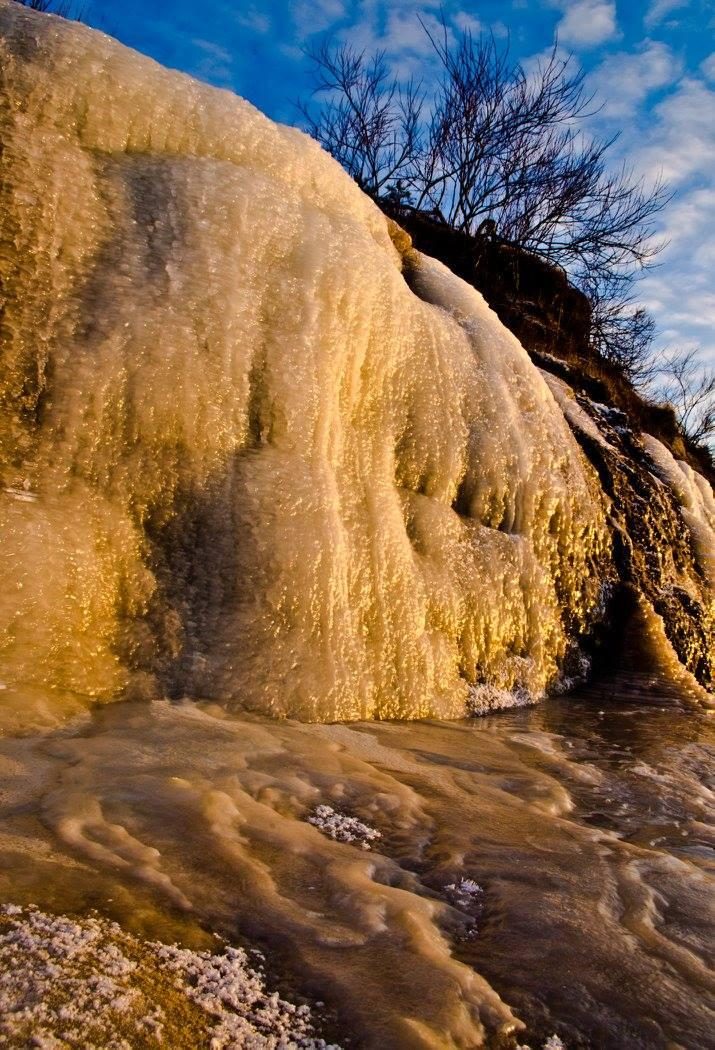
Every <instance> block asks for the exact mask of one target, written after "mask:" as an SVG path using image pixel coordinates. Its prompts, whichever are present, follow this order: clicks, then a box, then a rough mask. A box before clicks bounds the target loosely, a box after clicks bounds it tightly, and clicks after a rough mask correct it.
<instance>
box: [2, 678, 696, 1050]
mask: <svg viewBox="0 0 715 1050" xmlns="http://www.w3.org/2000/svg"><path fill="white" fill-rule="evenodd" d="M714 747H715V734H714V733H713V727H712V725H711V724H710V723H709V722H708V721H707V719H706V718H705V717H704V716H701V715H698V714H693V713H692V712H686V711H684V710H681V709H679V708H678V707H677V706H674V705H673V702H672V700H671V701H670V702H669V703H668V704H666V701H665V700H663V701H662V702H661V703H653V702H652V700H651V701H650V702H648V703H646V702H645V700H644V699H643V697H639V696H638V695H635V696H634V697H633V699H632V701H631V702H629V703H625V702H620V703H619V702H618V701H617V700H614V699H613V698H612V697H610V698H606V699H604V698H603V697H600V698H597V699H595V700H593V699H592V700H576V699H573V698H569V699H562V700H553V701H548V702H546V703H545V704H543V705H542V706H540V707H538V708H533V709H529V710H515V711H509V712H502V713H500V714H498V715H494V716H491V717H488V718H484V719H479V720H474V721H470V722H458V723H451V724H447V723H437V722H422V723H409V724H398V723H378V724H354V725H348V726H345V725H342V726H305V725H302V726H301V725H298V724H296V723H270V722H267V721H264V720H260V719H256V718H231V717H226V716H225V714H223V713H221V712H219V711H218V710H215V709H212V708H208V707H203V708H201V707H198V706H196V705H193V704H185V705H177V706H172V705H169V704H168V703H157V704H153V705H143V704H135V705H131V704H124V705H116V706H114V707H113V708H112V709H107V710H103V711H98V712H96V714H95V715H94V716H93V718H92V719H91V721H89V722H87V723H85V724H83V726H82V727H81V728H80V727H78V728H75V729H74V730H67V731H65V732H63V733H59V734H56V735H53V736H47V737H44V738H26V739H24V740H11V739H8V740H6V741H4V742H3V743H2V745H1V747H0V762H1V763H2V768H1V771H2V775H3V783H4V784H5V785H6V790H5V793H4V795H3V796H2V802H1V803H0V819H1V820H2V828H3V832H2V839H1V840H0V841H1V842H2V847H3V858H2V875H0V894H1V896H2V898H3V899H5V900H8V901H10V900H15V901H17V902H18V903H20V904H29V903H35V904H37V905H39V906H40V907H41V908H43V909H44V910H46V911H47V912H49V913H51V914H62V913H69V914H72V915H75V916H78V915H79V916H81V915H83V914H87V912H88V911H89V909H91V908H96V909H97V910H98V911H99V912H100V913H101V914H102V915H104V916H106V917H107V918H108V919H111V920H114V921H117V922H119V923H120V924H121V925H122V926H123V927H124V928H125V929H127V930H128V931H129V932H131V933H132V934H135V935H137V936H138V937H139V938H140V939H141V940H142V941H147V940H148V941H164V942H170V941H173V940H177V939H178V940H179V942H180V943H183V944H185V945H186V946H187V947H189V948H192V950H197V948H200V949H201V950H209V951H210V952H212V953H215V952H216V947H215V946H214V947H211V946H210V945H209V946H208V947H207V945H206V943H205V942H202V943H201V944H200V945H198V946H197V945H196V944H194V943H192V941H191V938H192V937H196V936H198V934H197V933H196V931H197V929H198V930H199V933H201V936H204V937H205V936H206V933H205V932H201V931H215V932H217V933H218V934H220V935H221V936H223V937H225V938H227V939H228V940H229V942H232V943H233V944H236V945H238V944H246V943H248V944H253V945H257V946H259V947H260V948H261V949H263V950H264V951H265V953H266V958H267V966H268V968H269V975H270V976H271V980H272V987H274V988H276V990H277V991H279V992H280V995H281V998H282V999H284V1000H289V999H291V998H292V999H293V1001H294V1002H296V1003H302V1002H315V1001H316V1000H319V1001H322V1002H325V1003H326V1004H327V1006H326V1010H327V1011H328V1013H329V1015H330V1017H331V1018H333V1019H334V1022H333V1021H331V1024H333V1028H331V1030H330V1032H327V1033H320V1034H321V1035H325V1036H326V1038H329V1039H330V1040H332V1041H334V1042H339V1043H340V1044H341V1045H343V1046H346V1047H352V1046H356V1047H375V1048H377V1047H381V1048H382V1047H386V1046H389V1047H396V1048H402V1047H404V1048H410V1050H412V1048H415V1047H435V1048H442V1047H445V1046H450V1045H451V1046H456V1047H471V1046H478V1045H481V1044H482V1043H485V1042H486V1043H487V1045H494V1046H497V1045H498V1046H499V1047H512V1048H514V1047H516V1046H517V1045H522V1046H524V1045H529V1046H531V1047H533V1048H536V1047H541V1046H543V1044H544V1043H545V1042H546V1041H547V1040H548V1039H550V1038H552V1037H558V1038H559V1039H561V1040H562V1041H563V1044H564V1046H566V1047H567V1048H568V1050H580V1048H591V1047H592V1048H601V1047H605V1048H611V1047H612V1048H614V1050H616V1048H619V1050H620V1048H621V1047H624V1046H628V1047H629V1050H630V1048H634V1050H639V1048H641V1050H658V1048H662V1050H666V1048H667V1047H670V1046H680V1047H684V1048H686V1050H703V1048H704V1047H706V1046H708V1045H709V1040H710V1038H711V1032H712V1031H713V1024H714V1021H715V1016H714V1013H713V986H712V974H711V970H710V968H709V967H711V965H712V958H711V957H710V955H709V952H710V951H711V946H712V943H713V937H712V934H713V916H712V906H711V901H712V899H713V893H712V890H713V843H714V840H715V821H714V819H713V794H712V790H713V785H712V779H711V777H712V758H713V749H714ZM320 806H325V807H329V808H330V809H331V810H332V811H333V815H334V816H340V815H348V816H349V817H350V818H351V819H354V820H355V821H357V822H359V823H360V824H362V825H363V826H364V827H366V828H371V829H379V830H380V832H381V836H382V837H381V838H379V839H373V840H371V842H370V845H371V850H370V851H366V850H364V849H363V848H362V844H361V841H360V839H359V838H355V839H354V840H353V841H336V840H333V839H332V838H331V837H330V835H329V834H325V831H324V830H321V829H320V828H318V827H316V826H313V825H312V824H310V823H309V821H308V818H309V817H310V816H311V815H314V814H316V813H317V812H318V807H320ZM329 816H330V814H329ZM187 938H188V940H187ZM168 961H169V960H168V959H167V960H166V962H167V963H168ZM157 1005H159V1006H162V1003H161V1001H159V1002H158V1004H157ZM163 1008H164V1009H165V1011H166V1004H164V1005H163ZM522 1023H523V1025H524V1026H525V1027H520V1025H521V1024H522ZM510 1033H511V1034H510ZM494 1040H496V1042H494ZM553 1045H557V1044H553Z"/></svg>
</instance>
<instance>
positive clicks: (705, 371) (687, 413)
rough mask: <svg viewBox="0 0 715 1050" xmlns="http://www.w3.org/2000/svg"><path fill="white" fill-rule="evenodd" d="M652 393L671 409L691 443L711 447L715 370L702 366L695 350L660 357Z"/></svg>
mask: <svg viewBox="0 0 715 1050" xmlns="http://www.w3.org/2000/svg"><path fill="white" fill-rule="evenodd" d="M658 374H659V378H660V382H659V383H658V385H657V386H656V393H657V395H658V396H659V397H660V399H661V400H663V401H665V402H667V404H669V405H671V406H672V407H673V410H674V411H675V415H676V417H677V420H678V423H679V424H680V427H681V428H682V430H683V432H684V433H685V434H686V435H687V436H688V437H689V438H690V440H691V441H693V442H695V443H696V444H698V445H708V444H712V442H713V439H715V368H712V367H708V366H706V365H704V363H703V360H702V355H701V351H700V350H699V349H698V348H697V347H693V348H691V349H689V350H672V351H667V352H665V353H664V354H662V355H661V358H660V361H659V364H658Z"/></svg>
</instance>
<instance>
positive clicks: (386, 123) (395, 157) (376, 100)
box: [299, 42, 423, 197]
mask: <svg viewBox="0 0 715 1050" xmlns="http://www.w3.org/2000/svg"><path fill="white" fill-rule="evenodd" d="M309 54H310V57H311V59H312V61H313V64H314V68H315V73H316V93H320V94H323V95H325V96H326V99H325V101H324V103H323V104H322V105H321V106H320V107H319V108H318V109H317V112H315V111H314V109H313V108H312V107H311V106H310V105H309V104H307V103H300V104H299V108H300V110H301V113H302V114H303V118H304V121H305V124H306V128H307V130H308V131H309V132H310V134H311V135H312V136H313V137H314V138H316V139H317V140H318V141H319V142H320V143H322V145H323V146H325V148H326V149H327V150H328V151H329V152H330V153H332V155H333V156H334V157H335V159H336V160H338V161H340V163H341V164H342V165H343V167H344V168H345V169H346V171H348V172H349V173H350V175H352V177H353V178H354V179H355V181H356V182H357V183H358V184H359V185H360V186H361V187H362V188H363V189H364V190H365V191H366V192H367V193H370V194H372V195H373V196H375V197H377V196H379V195H380V194H381V193H383V192H386V190H387V186H388V184H389V183H392V184H393V186H394V185H396V184H397V183H398V181H399V180H401V177H402V176H404V174H405V173H406V171H407V170H408V168H409V169H411V166H412V163H413V160H414V158H415V156H416V155H417V153H418V152H419V143H418V138H419V128H420V119H421V114H422V106H423V99H422V96H421V94H420V88H419V86H418V85H415V84H414V83H412V82H410V83H407V84H406V85H402V84H400V83H399V82H398V81H397V79H396V78H394V77H390V75H389V71H388V66H387V62H386V60H385V55H384V53H383V52H377V53H376V54H374V55H372V56H367V55H366V54H365V52H364V51H356V50H354V48H352V47H350V45H348V44H341V45H339V46H337V47H335V48H331V47H330V46H329V45H328V44H327V43H325V42H324V43H323V44H321V45H320V46H319V47H318V48H316V49H315V50H313V51H312V52H310V53H309ZM393 193H394V190H393Z"/></svg>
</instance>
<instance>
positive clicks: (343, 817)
mask: <svg viewBox="0 0 715 1050" xmlns="http://www.w3.org/2000/svg"><path fill="white" fill-rule="evenodd" d="M308 823H309V824H312V825H313V826H314V827H316V828H318V829H319V830H320V831H322V832H323V833H324V834H325V835H329V836H330V838H331V839H335V841H336V842H354V843H356V844H359V845H360V846H362V848H363V849H370V843H371V842H376V841H377V839H380V838H382V835H381V834H380V832H379V831H378V830H377V828H371V827H370V825H369V824H363V822H362V821H361V820H358V819H357V817H349V816H348V815H347V814H346V813H340V812H339V811H338V810H336V809H333V807H332V806H318V807H317V808H316V810H315V812H314V813H312V814H311V815H310V816H309V817H308Z"/></svg>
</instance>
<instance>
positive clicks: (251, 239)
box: [0, 0, 608, 720]
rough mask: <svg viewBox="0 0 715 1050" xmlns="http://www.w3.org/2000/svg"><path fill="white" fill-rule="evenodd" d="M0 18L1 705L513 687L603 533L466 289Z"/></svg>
mask: <svg viewBox="0 0 715 1050" xmlns="http://www.w3.org/2000/svg"><path fill="white" fill-rule="evenodd" d="M0 35H1V37H2V43H1V55H0V58H1V61H2V72H1V76H2V110H1V111H0V120H1V122H2V140H3V146H4V149H3V156H2V215H3V221H2V233H1V240H0V263H1V266H2V274H1V278H2V287H3V307H4V312H3V319H2V337H3V343H4V347H3V365H2V375H1V377H0V394H1V398H2V414H1V416H0V428H1V429H0V471H1V477H2V488H3V490H4V491H3V492H2V493H0V501H1V507H2V521H1V524H0V542H1V543H2V549H3V553H4V557H3V559H2V574H3V579H2V582H1V583H0V595H1V597H0V647H1V648H0V652H1V654H2V661H3V665H4V668H5V670H4V672H3V680H4V681H5V683H6V685H7V686H8V691H7V694H6V700H7V707H8V708H9V709H11V708H12V707H13V705H14V706H15V707H16V708H19V709H21V710H22V711H23V714H22V715H21V717H24V718H27V717H29V716H28V715H27V710H28V709H29V708H30V707H32V701H33V697H34V698H35V703H34V706H35V708H36V711H38V712H39V714H40V717H44V716H45V715H46V714H47V711H48V702H47V697H48V696H51V697H52V698H53V700H52V703H51V704H50V705H49V707H54V708H55V710H57V709H61V708H63V707H64V709H65V710H69V709H70V708H72V707H73V706H77V705H81V704H84V703H86V702H88V701H89V700H106V699H111V698H113V697H115V696H118V695H130V696H136V695H139V696H142V695H155V694H156V693H160V692H164V691H166V690H168V691H169V692H172V693H174V694H179V695H180V694H186V693H192V694H194V695H202V696H211V697H214V698H217V699H220V700H223V701H226V702H230V703H232V704H235V705H236V706H243V707H247V708H250V709H254V710H260V711H263V712H267V713H271V714H278V715H281V714H287V715H291V716H297V717H300V718H304V719H319V720H323V719H336V718H339V719H352V718H360V717H368V718H371V717H376V716H379V717H414V716H424V715H439V716H446V717H452V716H459V715H461V714H463V712H464V710H465V702H466V700H467V696H468V689H469V686H470V685H475V684H476V685H486V686H488V687H490V688H492V689H494V690H497V691H499V690H501V691H504V690H508V691H514V690H520V691H521V692H522V693H523V695H524V696H526V697H537V696H539V695H540V694H541V693H542V692H543V690H544V688H545V687H546V686H547V685H548V683H549V682H550V681H552V680H553V679H554V678H555V677H556V675H557V674H558V670H559V666H560V664H561V662H562V660H563V657H564V654H565V652H566V651H567V649H568V648H569V647H570V646H571V645H572V642H573V640H574V639H575V638H576V636H577V635H578V634H579V632H580V631H581V630H583V629H584V628H586V627H587V625H588V622H589V618H590V616H591V615H592V612H593V610H594V608H595V607H596V605H597V600H598V591H599V583H600V574H601V568H600V567H599V566H600V561H601V559H602V557H603V555H604V553H605V552H606V550H607V547H608V539H607V530H606V527H605V519H604V512H603V506H602V500H601V499H600V496H599V494H598V491H597V486H596V484H595V482H594V478H595V475H594V474H593V472H592V471H591V468H590V467H589V466H588V465H587V464H586V462H585V460H584V458H583V456H582V454H581V453H580V451H579V450H578V448H577V445H576V443H575V442H574V440H573V438H572V436H571V433H570V432H569V429H568V426H567V425H566V423H565V421H564V418H563V415H562V413H561V411H560V410H559V408H558V407H557V405H556V403H555V401H554V398H553V397H552V395H551V393H550V392H549V390H548V388H547V386H546V384H545V383H544V382H543V380H542V378H541V377H540V375H539V373H538V371H537V370H536V369H535V368H534V367H533V366H532V364H531V363H530V361H529V359H528V357H527V354H526V353H525V351H524V350H523V348H522V347H521V346H520V344H519V343H518V342H517V340H516V339H515V338H514V337H512V336H511V334H510V333H509V332H507V330H506V329H505V328H504V327H503V326H502V325H501V324H500V322H499V321H498V319H497V318H496V316H495V314H493V313H492V311H491V310H490V309H489V308H488V307H487V306H486V304H485V302H484V300H483V299H482V297H481V296H480V295H479V294H478V293H477V292H476V291H474V290H473V289H472V288H471V287H469V286H468V285H466V284H465V283H463V282H462V281H460V280H459V279H458V278H456V277H455V276H453V275H452V274H451V273H450V272H449V271H448V270H446V269H445V268H444V267H443V266H441V265H440V264H438V263H436V262H434V261H432V260H430V259H427V258H424V257H421V256H419V255H418V254H417V253H416V252H413V251H411V250H409V249H408V250H406V251H405V252H404V254H405V258H404V259H402V258H401V256H400V252H398V250H397V249H396V248H395V247H394V246H393V244H392V242H391V239H390V235H389V231H388V226H387V223H386V220H385V218H384V217H383V216H382V215H381V213H380V212H379V211H378V209H377V208H376V207H375V206H374V205H373V204H372V203H371V202H370V201H369V200H368V199H367V198H366V197H365V196H364V195H363V194H362V193H361V192H360V191H359V189H358V188H357V187H356V186H355V185H354V184H353V183H352V182H351V180H350V179H349V178H348V177H347V176H346V175H345V174H344V173H343V172H342V171H341V170H340V169H339V167H338V166H337V164H335V163H334V162H333V161H332V160H331V159H330V158H329V157H328V156H327V155H326V154H324V153H323V152H322V151H321V150H320V149H319V148H318V147H317V145H316V144H315V143H313V142H312V141H310V140H309V139H308V138H307V137H306V136H304V135H302V134H301V133H299V132H298V131H296V130H293V129H289V128H285V127H281V126H278V125H276V124H274V123H272V122H271V121H270V120H268V119H267V118H265V117H264V116H262V115H261V114H260V113H258V112H257V111H256V110H255V109H253V108H252V107H251V106H250V105H249V104H248V103H246V102H244V101H242V100H240V99H237V98H235V97H234V96H232V95H230V94H228V93H226V92H222V91H218V90H214V89H211V88H209V87H206V86H203V85H200V84H198V83H196V82H195V81H192V80H191V79H189V78H188V77H185V76H183V75H181V74H178V73H173V72H169V71H167V70H165V69H163V68H161V67H159V66H158V65H156V64H155V63H153V62H151V61H149V60H147V59H145V58H143V57H141V56H139V55H137V54H135V53H133V52H131V51H129V50H127V49H125V48H123V47H121V46H120V45H118V44H117V43H116V42H114V41H112V40H110V39H109V38H108V37H105V36H102V35H101V34H97V33H95V32H93V31H91V30H89V29H87V28H86V27H83V26H81V25H76V24H70V23H67V22H65V21H61V20H57V19H50V18H47V17H44V18H42V17H39V16H37V15H35V14H34V13H32V12H28V11H26V10H23V9H22V8H19V7H18V5H16V4H13V3H8V2H4V0H0ZM403 247H404V246H403ZM403 270H404V272H403ZM405 276H408V277H409V284H408V282H407V281H406V279H405Z"/></svg>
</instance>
